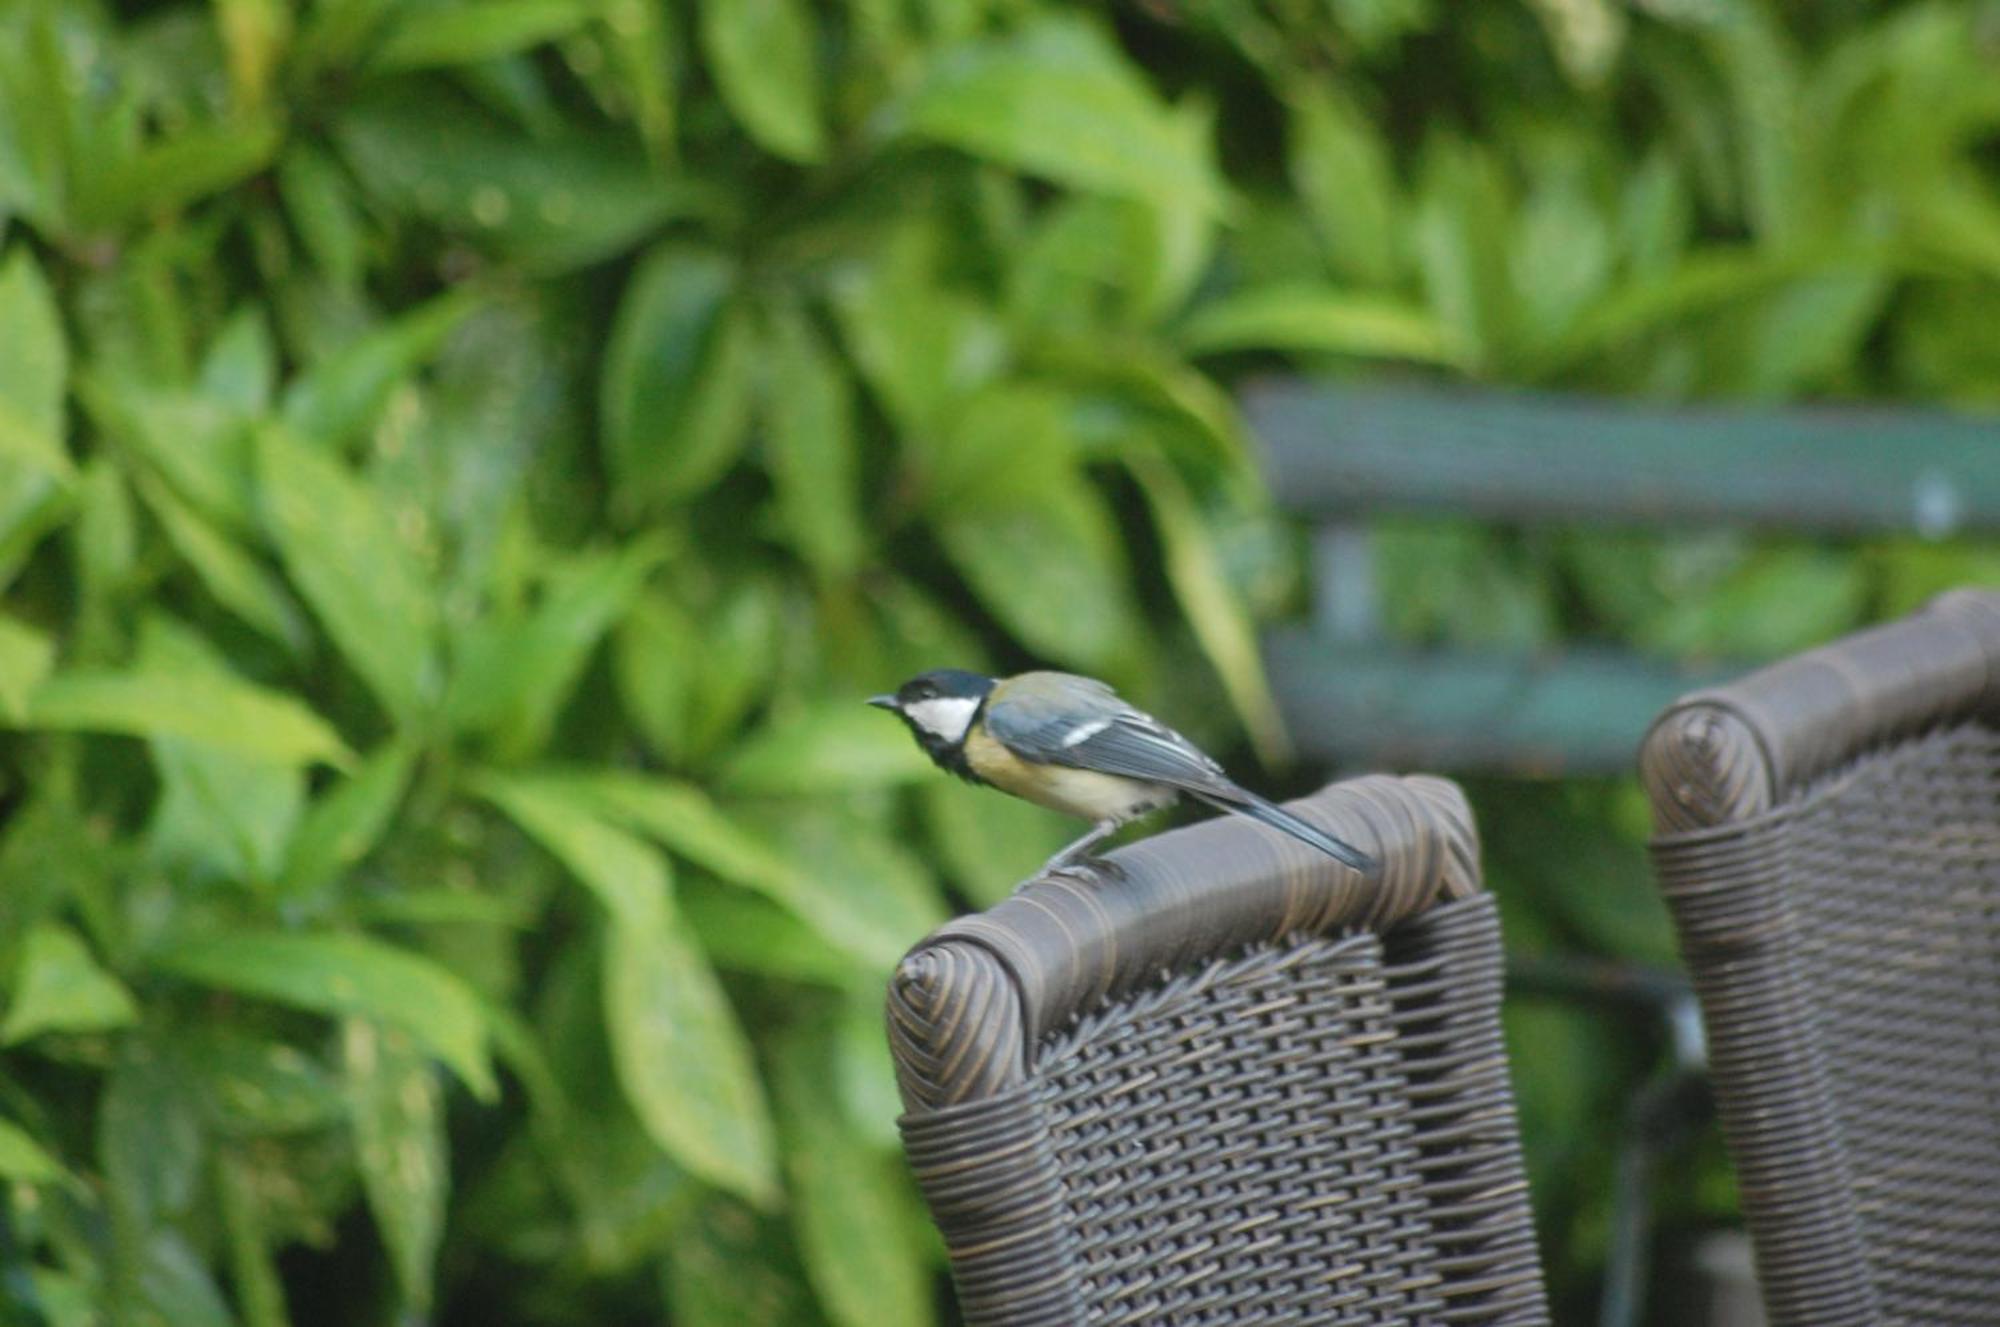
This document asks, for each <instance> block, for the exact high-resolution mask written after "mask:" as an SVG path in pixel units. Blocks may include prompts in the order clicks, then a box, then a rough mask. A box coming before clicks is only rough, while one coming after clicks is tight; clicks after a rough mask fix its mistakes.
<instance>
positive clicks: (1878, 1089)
mask: <svg viewBox="0 0 2000 1327" xmlns="http://www.w3.org/2000/svg"><path fill="white" fill-rule="evenodd" d="M1996 716H2000V595H1996V594H1986V593H1961V594H1955V595H1950V596H1947V597H1946V598H1944V599H1943V600H1940V601H1939V602H1938V603H1937V604H1936V605H1934V606H1933V607H1932V608H1931V609H1930V610H1929V611H1927V612H1924V613H1920V614H1918V615H1916V616H1915V617H1912V618H1910V619H1908V620H1906V621H1903V622H1899V623H1895V624H1893V625H1891V626H1887V627H1880V628H1877V629H1875V630H1873V631H1868V632H1864V633H1861V634H1860V635H1857V636H1853V637H1850V638H1849V639H1847V640H1844V641H1841V642H1839V643H1837V644H1834V645H1831V646H1828V647H1826V648H1824V649H1819V650H1814V651H1811V652H1809V653H1807V654H1804V655H1801V656H1799V657H1797V658H1794V659H1791V660H1788V661H1786V662H1783V663H1780V664H1776V665H1773V666H1772V667H1770V668H1767V669H1764V670H1763V671H1761V672H1758V673H1755V674H1752V675H1751V676H1749V677H1747V678H1745V679H1743V680H1742V681H1741V682H1738V683H1736V684H1734V685H1732V686H1728V687H1722V688H1719V689H1716V690H1713V691H1706V692H1701V693H1698V694H1696V695H1693V696H1689V697H1687V698H1686V699H1685V700H1683V701H1681V702H1680V703H1679V704H1678V705H1676V706H1674V707H1673V708H1672V709H1671V710H1669V711H1668V712H1667V713H1666V714H1665V715H1664V716H1662V717H1661V719H1660V721H1659V722H1658V723H1657V724H1656V725H1655V726H1654V729H1653V732H1652V735H1651V736H1650V737H1649V738H1648V740H1647V742H1646V747H1645V753H1644V760H1643V773H1644V775H1645V780H1646V785H1647V791H1648V793H1649V794H1650V796H1651V798H1652V802H1653V809H1654V817H1655V820H1656V821H1657V823H1658V826H1659V834H1658V837H1657V838H1656V839H1655V841H1654V855H1655V860H1656V862H1657V864H1658V868H1659V873H1660V880H1661V884H1662V887H1663V888H1664V889H1665V892H1666V895H1667V900H1668V903H1669V904H1670V905H1671V907H1672V909H1673V913H1674V920H1675V923H1676V925H1677V926H1678V928H1679V931H1680V942H1681V951H1682V953H1683V954H1684V955H1685V957H1686V958H1687V962H1688V967H1689V968H1690V969H1691V970H1692V972H1693V974H1694V979H1695V986H1696V989H1697V991H1698V992H1699V994H1700V996H1701V1002H1702V1008H1703V1013H1704V1015H1705V1016H1706V1020H1707V1023H1708V1030H1709V1043H1710V1058H1711V1065H1712V1072H1713V1075H1714V1081H1715V1092H1716V1098H1717V1101H1718V1104H1719V1106H1720V1109H1721V1116H1722V1125H1723V1131H1724V1134H1725V1136H1726V1137H1727V1140H1728V1142H1729V1146H1730V1151H1731V1153H1732V1154H1733V1156H1734V1159H1735V1163H1736V1168H1737V1174H1738V1179H1739V1187H1740V1188H1741V1190H1742V1195H1743V1208H1744V1213H1745V1215H1746V1216H1747V1218H1748V1220H1749V1224H1750V1230H1751V1234H1752V1236H1753V1238H1754V1240H1755V1244H1756V1250H1757V1268H1758V1274H1759V1277H1760V1278H1761V1280H1762V1282H1763V1289H1764V1298H1765V1303H1766V1306H1767V1308H1768V1309H1769V1311H1770V1318H1771V1321H1772V1323H1773V1324H1774V1327H1841V1325H1842V1324H1870V1325H1871V1327H1872V1325H1873V1324H1880V1323H1898V1324H1912V1325H1915V1324H1923V1325H1924V1327H1933V1325H1934V1324H1951V1323H1965V1324H1971V1323H1984V1324H1993V1323H2000V727H1996Z"/></svg>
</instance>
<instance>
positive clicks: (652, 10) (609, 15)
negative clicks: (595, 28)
mask: <svg viewBox="0 0 2000 1327" xmlns="http://www.w3.org/2000/svg"><path fill="white" fill-rule="evenodd" d="M604 40H605V45H606V48H607V50H608V53H609V55H610V57H611V59H610V74H611V77H612V78H613V79H615V80H616V83H617V86H618V88H619V89H620V91H622V92H623V94H624V97H625V100H626V101H627V102H628V103H629V105H630V106H631V110H632V119H633V121H634V123H635V124H636V125H637V126H638V129H639V135H640V137H642V138H644V139H645V140H646V146H647V148H648V149H649V150H650V151H651V152H652V153H653V155H654V156H656V157H661V158H665V157H667V156H669V155H670V154H671V153H672V151H673V145H674V126H675V121H676V110H675V107H674V94H675V92H676V91H677V90H678V88H679V83H680V50H679V47H678V39H677V29H676V28H675V27H674V26H673V25H671V24H669V23H668V22H667V21H666V14H665V13H664V12H663V11H662V9H661V8H660V7H659V6H657V5H650V4H614V5H610V6H608V7H607V8H606V12H605V23H604Z"/></svg>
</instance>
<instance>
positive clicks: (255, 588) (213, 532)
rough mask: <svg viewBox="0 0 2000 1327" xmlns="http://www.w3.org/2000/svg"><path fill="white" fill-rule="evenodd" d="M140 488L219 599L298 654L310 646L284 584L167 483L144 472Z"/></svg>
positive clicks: (301, 618)
mask: <svg viewBox="0 0 2000 1327" xmlns="http://www.w3.org/2000/svg"><path fill="white" fill-rule="evenodd" d="M139 491H140V493H141V494H142V495H143V496H144V497H145V500H146V505H147V507H149V508H150V509H151V510H152V512H153V515H154V516H155V517H156V518H158V520H159V522H160V529H161V530H163V531H164V532H165V533H166V536H167V542H168V543H170V544H172V545H173V546H174V551H175V552H177V553H179V554H180V555H181V557H182V558H183V559H184V560H185V561H186V562H187V564H188V565H189V566H190V567H192V568H194V573H195V575H196V576H197V577H199V578H200V579H201V583H202V584H203V585H204V586H206V587H207V588H208V592H209V593H210V594H212V595H214V596H215V599H216V602H217V603H219V604H221V605H222V606H223V607H224V608H227V609H228V610H229V611H230V612H232V613H234V614H236V616H237V617H239V618H241V619H242V620H243V621H244V622H246V623H247V624H249V625H250V626H252V627H255V628H256V629H257V630H259V631H261V632H263V633H264V634H265V635H266V636H268V637H270V638H271V639H272V640H274V641H276V642H278V643H279V644H281V645H283V646H285V647H286V648H288V649H290V650H291V651H292V653H293V654H294V655H303V654H304V653H305V652H306V650H307V648H308V645H309V637H308V634H307V627H306V621H305V617H304V615H303V614H302V613H301V612H300V611H299V607H298V605H297V604H296V603H295V602H294V601H293V600H292V597H291V596H290V595H289V594H287V593H285V587H284V585H283V584H282V583H281V582H280V581H279V580H278V579H277V578H276V577H275V576H273V575H271V573H270V572H268V571H266V570H265V569H264V568H263V567H261V566H259V565H258V563H257V561H256V559H255V558H253V557H251V556H250V555H249V554H248V553H246V552H244V551H243V549H241V548H239V547H238V546H237V545H236V544H235V543H234V542H233V541H232V540H230V539H229V538H228V537H227V536H226V535H224V534H222V533H221V532H220V531H218V530H217V529H215V527H214V526H212V525H210V524H209V523H208V522H207V521H206V520H205V519H203V518H202V517H200V516H198V515H196V514H195V513H194V512H193V511H192V510H191V509H190V508H189V507H187V506H186V505H185V504H184V503H182V502H181V500H180V499H179V498H177V497H175V496H174V495H173V492H172V491H171V490H170V489H168V488H167V486H166V485H165V484H161V483H158V482H157V481H154V480H152V479H150V478H146V477H142V478H141V481H140V484H139Z"/></svg>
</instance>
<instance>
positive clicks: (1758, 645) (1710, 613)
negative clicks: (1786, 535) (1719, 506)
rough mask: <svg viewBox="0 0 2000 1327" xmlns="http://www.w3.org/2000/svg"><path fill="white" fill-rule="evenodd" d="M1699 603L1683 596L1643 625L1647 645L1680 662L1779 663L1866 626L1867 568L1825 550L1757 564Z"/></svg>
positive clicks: (1780, 554)
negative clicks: (1706, 659)
mask: <svg viewBox="0 0 2000 1327" xmlns="http://www.w3.org/2000/svg"><path fill="white" fill-rule="evenodd" d="M1704 588H1705V593H1702V594H1700V595H1697V596H1676V598H1675V599H1674V600H1673V601H1672V602H1671V603H1670V604H1669V605H1668V607H1667V609H1666V610H1665V611H1664V612H1663V613H1661V614H1660V616H1659V617H1657V618H1655V619H1653V620H1651V621H1648V622H1645V623H1642V624H1641V626H1640V630H1639V633H1638V634H1639V637H1640V640H1641V643H1642V644H1644V645H1645V646H1647V647H1648V648H1650V649H1653V650H1655V651H1658V652H1659V653H1662V654H1667V655H1671V656H1677V657H1687V656H1705V657H1711V658H1736V659H1775V658H1779V657H1782V656H1784V655H1787V654H1793V653H1796V652H1797V651H1799V650H1802V649H1806V648H1808V647H1810V646H1813V645H1817V644H1820V643H1821V642H1823V641H1827V640H1830V639H1832V638H1833V637H1835V636H1838V635H1840V634H1841V633H1842V632H1844V631H1850V630H1853V629H1854V628H1855V627H1858V626H1860V625H1861V622H1862V613H1863V608H1864V605H1866V603H1867V602H1868V594H1869V584H1868V575H1867V568H1866V567H1865V566H1864V565H1863V564H1862V563H1860V562H1857V561H1855V560H1854V559H1852V558H1847V557H1841V556H1838V555H1836V554H1835V553H1833V552H1831V551H1829V550H1825V549H1818V548H1792V549H1777V550H1773V551H1771V552H1769V553H1765V554H1763V555H1761V556H1758V557H1756V558H1753V559H1751V560H1750V561H1749V562H1748V563H1746V564H1745V565H1744V566H1742V567H1741V568H1740V569H1738V570H1737V571H1736V572H1734V574H1732V575H1730V576H1728V577H1727V578H1726V579H1724V580H1723V581H1721V582H1720V583H1718V584H1715V585H1712V586H1707V587H1704Z"/></svg>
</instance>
